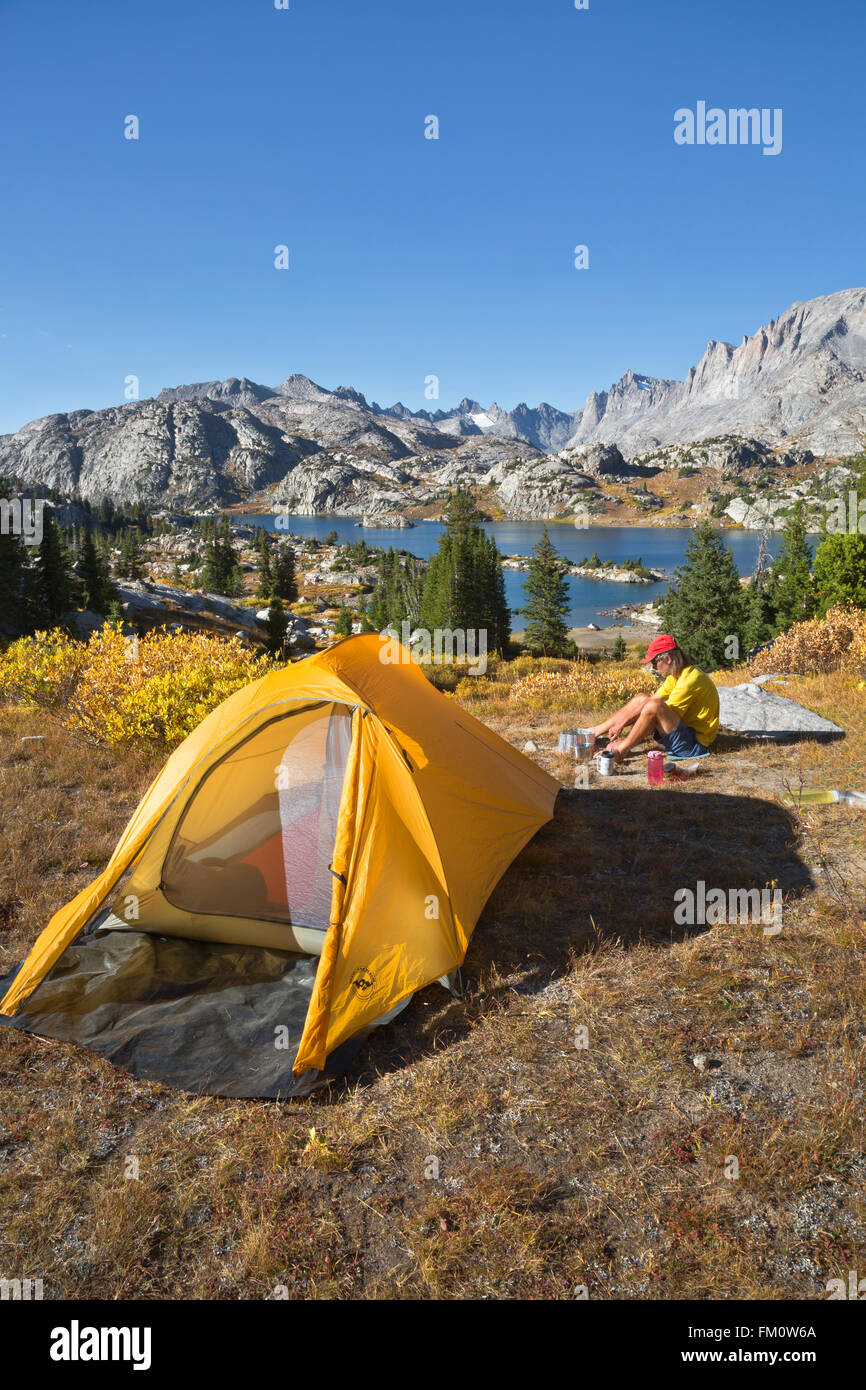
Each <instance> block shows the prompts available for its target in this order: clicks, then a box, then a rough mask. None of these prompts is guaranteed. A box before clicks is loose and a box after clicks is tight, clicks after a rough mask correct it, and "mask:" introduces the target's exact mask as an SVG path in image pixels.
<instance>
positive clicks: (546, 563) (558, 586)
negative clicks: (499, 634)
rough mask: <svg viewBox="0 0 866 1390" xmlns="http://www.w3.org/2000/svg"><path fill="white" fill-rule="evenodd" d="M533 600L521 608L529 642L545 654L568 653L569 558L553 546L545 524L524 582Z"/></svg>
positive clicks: (527, 641) (533, 648) (533, 647)
mask: <svg viewBox="0 0 866 1390" xmlns="http://www.w3.org/2000/svg"><path fill="white" fill-rule="evenodd" d="M523 590H524V593H525V594H527V595H528V598H529V602H528V603H527V604H526V605H525V607H524V608H523V609H522V610H521V611H522V613H523V615H524V617H525V618H526V620H527V621H526V629H525V638H524V640H525V642H526V645H527V646H528V647H529V649H530V650H531V651H533V652H540V653H541V654H542V655H544V656H564V655H565V653H566V651H567V648H568V628H567V626H566V623H565V616H566V614H567V612H568V606H569V590H568V581H567V580H566V578H565V561H564V560H563V558H562V556H561V555H560V554H559V552H558V550H557V549H556V547H555V546H554V545H553V542H552V541H551V539H550V537H549V535H548V534H547V527H546V526H545V527H544V529H543V531H542V535H541V540H540V541H539V542H538V543H537V545H536V546H535V548H534V550H533V553H532V557H531V559H530V561H529V569H528V572H527V575H526V579H525V581H524V584H523Z"/></svg>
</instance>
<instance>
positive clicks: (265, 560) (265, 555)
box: [258, 527, 273, 598]
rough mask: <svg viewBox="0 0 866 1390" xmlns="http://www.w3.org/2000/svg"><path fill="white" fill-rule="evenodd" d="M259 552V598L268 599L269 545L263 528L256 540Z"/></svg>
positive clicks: (269, 573) (269, 581)
mask: <svg viewBox="0 0 866 1390" xmlns="http://www.w3.org/2000/svg"><path fill="white" fill-rule="evenodd" d="M258 551H259V587H258V594H259V598H270V596H271V590H272V588H273V579H272V577H271V544H270V541H269V540H268V533H267V531H266V530H265V528H264V527H262V528H261V529H260V531H259V539H258Z"/></svg>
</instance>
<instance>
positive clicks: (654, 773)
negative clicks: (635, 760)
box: [646, 748, 665, 787]
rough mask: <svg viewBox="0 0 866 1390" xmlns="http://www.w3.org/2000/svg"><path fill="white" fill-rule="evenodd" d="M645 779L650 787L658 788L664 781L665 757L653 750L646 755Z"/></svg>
mask: <svg viewBox="0 0 866 1390" xmlns="http://www.w3.org/2000/svg"><path fill="white" fill-rule="evenodd" d="M646 779H647V781H648V782H649V784H650V786H651V787H660V786H661V785H662V783H663V782H664V779H665V755H664V753H660V752H659V751H658V749H655V748H654V749H653V751H652V752H651V753H647V755H646Z"/></svg>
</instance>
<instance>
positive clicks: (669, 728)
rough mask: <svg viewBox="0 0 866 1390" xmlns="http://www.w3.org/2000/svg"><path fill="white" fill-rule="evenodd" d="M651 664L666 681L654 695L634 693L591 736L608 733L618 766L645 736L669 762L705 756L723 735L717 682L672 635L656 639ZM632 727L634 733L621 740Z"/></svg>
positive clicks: (649, 654) (649, 656)
mask: <svg viewBox="0 0 866 1390" xmlns="http://www.w3.org/2000/svg"><path fill="white" fill-rule="evenodd" d="M647 663H648V664H649V665H650V666H651V667H652V669H653V671H655V672H656V674H657V675H660V676H663V677H664V679H663V681H662V684H661V685H660V686H659V688H658V691H657V692H656V694H655V695H635V697H634V699H632V700H629V702H628V704H627V705H623V707H622V709H618V710H617V711H616V714H612V715H611V716H610V718H609V719H605V720H604V722H603V723H601V724H596V725H595V726H594V728H593V733H594V734H595V735H596V736H598V735H599V734H609V735H610V738H611V740H612V741H611V743H610V744H609V749H610V752H612V753H613V754H614V756H615V758H616V760H617V762H622V760H623V758H624V757H625V754H626V753H628V752H629V751H630V750H631V749H632V748H633V747H634V745H635V744H636V743H640V742H641V740H642V739H645V738H654V739H655V740H656V742H657V743H660V744H661V746H662V748H663V749H664V750H665V752H666V753H667V754H668V755H669V756H670V757H671V758H677V759H680V758H702V757H705V756H706V754H707V752H708V751H709V747H710V744H711V743H712V742H713V741H714V739H715V737H716V734H717V733H718V732H719V692H718V691H717V690H716V687H715V686H714V685H713V682H712V681H711V680H710V678H709V676H708V675H706V674H705V673H704V672H703V671H701V670H699V669H698V667H697V666H693V665H692V663H691V662H690V661H689V659H688V657H687V656H686V655H685V653H684V652H683V651H681V650H680V648H679V647H678V646H677V644H676V641H675V640H674V638H673V637H671V636H670V635H669V634H668V633H661V634H660V635H659V636H658V637H654V638H653V639H652V641H651V642H650V644H649V648H648V650H647ZM629 724H631V726H632V727H631V730H630V732H629V733H628V734H626V736H625V738H621V737H620V735H621V734H622V732H623V730H624V729H626V728H627V727H628V725H629Z"/></svg>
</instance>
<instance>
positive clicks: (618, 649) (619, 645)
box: [610, 632, 626, 661]
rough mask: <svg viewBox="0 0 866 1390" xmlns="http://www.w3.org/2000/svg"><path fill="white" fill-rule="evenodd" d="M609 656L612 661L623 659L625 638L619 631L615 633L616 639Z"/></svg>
mask: <svg viewBox="0 0 866 1390" xmlns="http://www.w3.org/2000/svg"><path fill="white" fill-rule="evenodd" d="M610 654H611V657H612V659H613V660H614V661H624V660H625V654H626V647H625V638H624V637H623V635H622V633H621V632H618V633H617V635H616V641H615V642H614V644H613V647H612V649H611V653H610Z"/></svg>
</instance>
